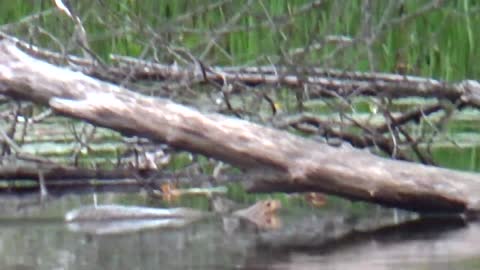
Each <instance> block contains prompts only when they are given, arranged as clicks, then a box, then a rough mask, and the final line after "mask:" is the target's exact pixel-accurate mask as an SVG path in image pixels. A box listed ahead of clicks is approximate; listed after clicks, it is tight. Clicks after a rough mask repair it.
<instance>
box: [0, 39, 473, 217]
mask: <svg viewBox="0 0 480 270" xmlns="http://www.w3.org/2000/svg"><path fill="white" fill-rule="evenodd" d="M0 94H4V95H8V96H11V97H15V98H21V99H27V100H30V101H33V102H36V103H39V104H44V105H49V106H51V107H52V108H53V109H54V110H56V111H57V112H59V113H62V114H64V115H67V116H70V117H75V118H79V119H83V120H86V121H88V122H90V123H93V124H95V125H99V126H104V127H108V128H111V129H114V130H117V131H120V132H122V133H124V134H127V135H137V136H143V137H147V138H150V139H152V140H154V141H159V142H164V143H168V144H170V145H172V146H174V147H177V148H180V149H185V150H188V151H192V152H197V153H201V154H204V155H206V156H209V157H213V158H217V159H220V160H223V161H226V162H229V163H231V164H233V165H236V166H239V167H241V168H244V169H246V170H247V171H248V172H249V173H248V180H249V181H247V182H248V183H249V188H250V190H252V191H269V192H271V191H286V192H293V191H322V192H326V193H331V194H336V195H340V196H344V197H346V198H350V199H358V200H364V201H369V202H374V203H380V204H383V205H387V206H395V207H399V208H404V209H410V210H416V211H425V212H457V213H459V212H465V211H475V212H476V211H478V210H479V209H480V176H479V175H478V174H473V173H465V172H457V171H453V170H448V169H442V168H436V167H431V166H424V165H419V164H414V163H409V162H402V161H395V160H389V159H385V158H382V157H378V156H374V155H372V154H369V153H366V152H363V151H360V150H355V149H344V148H335V147H331V146H328V145H326V144H322V143H317V142H314V141H312V140H308V139H305V138H301V137H298V136H295V135H292V134H289V133H287V132H284V131H279V130H275V129H272V128H268V127H263V126H260V125H257V124H254V123H250V122H247V121H243V120H239V119H234V118H230V117H226V116H222V115H219V114H211V113H201V112H199V111H197V110H195V109H192V108H188V107H185V106H182V105H180V104H177V103H174V102H171V101H169V100H165V99H160V98H152V97H145V96H142V95H139V94H137V93H134V92H132V91H129V90H128V89H125V88H122V87H120V86H116V85H113V84H110V83H106V82H102V81H98V80H96V79H93V78H91V77H88V76H86V75H84V74H82V73H79V72H72V71H70V70H68V69H64V68H60V67H56V66H53V65H51V64H48V63H45V62H42V61H39V60H36V59H34V58H32V57H30V56H28V55H26V54H25V53H23V52H22V51H20V50H19V49H17V48H16V47H15V45H13V44H11V43H10V42H8V41H2V42H0Z"/></svg>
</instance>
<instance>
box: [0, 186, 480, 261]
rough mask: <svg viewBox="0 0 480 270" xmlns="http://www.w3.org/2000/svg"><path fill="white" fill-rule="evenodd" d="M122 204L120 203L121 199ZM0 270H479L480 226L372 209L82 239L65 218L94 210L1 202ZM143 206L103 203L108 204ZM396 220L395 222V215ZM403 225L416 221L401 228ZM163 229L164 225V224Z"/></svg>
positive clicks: (214, 220)
mask: <svg viewBox="0 0 480 270" xmlns="http://www.w3.org/2000/svg"><path fill="white" fill-rule="evenodd" d="M119 198H120V199H119ZM0 199H1V200H2V203H1V204H0V205H1V206H0V211H1V217H2V218H1V219H0V228H1V229H0V269H48V270H51V269H478V268H479V267H480V249H478V243H480V224H478V223H475V222H473V223H465V222H464V221H463V220H462V219H460V218H449V219H447V218H428V219H427V218H424V219H418V218H415V219H414V218H413V217H412V215H408V214H405V213H401V214H400V215H394V212H393V210H386V209H380V208H379V207H376V206H373V207H370V208H369V209H367V210H365V211H364V212H362V214H361V215H358V214H354V213H350V212H349V211H348V209H345V208H341V209H333V208H326V209H310V208H308V209H305V208H300V207H297V208H291V209H287V210H285V211H283V212H282V213H281V219H282V227H281V228H279V229H277V230H273V231H270V230H252V229H251V228H250V229H249V228H242V229H237V230H235V231H228V230H226V229H225V224H224V222H228V220H226V219H222V218H221V217H218V216H217V217H210V218H207V219H204V220H202V221H199V222H197V223H191V224H188V225H185V226H184V227H175V226H170V227H168V228H163V227H162V228H161V229H156V228H155V227H153V228H150V229H147V230H142V231H136V232H132V233H125V234H116V235H97V234H92V233H87V232H84V231H83V232H78V230H76V229H75V228H72V227H71V225H70V227H69V226H68V225H67V224H65V223H64V221H63V215H64V213H65V212H67V211H68V210H71V209H73V208H75V207H78V206H80V205H85V204H89V203H91V196H68V197H62V198H61V199H57V200H52V201H48V202H46V203H44V204H39V203H36V202H35V201H34V200H33V201H30V202H28V201H26V200H24V199H23V200H21V201H20V200H19V199H18V198H15V197H2V198H0ZM118 200H120V201H124V203H125V204H129V203H130V204H132V202H135V204H142V202H144V203H145V204H146V203H147V201H145V200H144V199H143V198H142V197H141V196H140V195H138V194H135V195H128V196H125V195H118V194H104V195H102V196H100V198H99V201H100V202H102V203H109V202H118ZM397 214H398V213H397ZM398 220H409V221H407V222H404V223H400V224H395V223H396V222H397V221H398ZM158 222H160V221H158Z"/></svg>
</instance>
